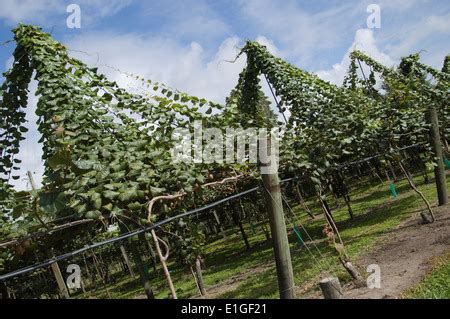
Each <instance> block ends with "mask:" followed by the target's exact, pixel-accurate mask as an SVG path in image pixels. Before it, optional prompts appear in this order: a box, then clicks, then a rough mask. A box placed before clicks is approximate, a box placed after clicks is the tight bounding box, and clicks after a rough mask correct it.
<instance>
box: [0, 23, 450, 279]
mask: <svg viewBox="0 0 450 319" xmlns="http://www.w3.org/2000/svg"><path fill="white" fill-rule="evenodd" d="M14 34H15V42H16V44H17V46H16V49H15V51H14V63H13V66H12V68H11V69H10V70H9V71H8V72H6V73H5V74H4V77H5V79H6V80H5V83H4V84H3V85H2V86H1V87H0V93H1V98H0V119H1V120H0V121H1V122H0V150H1V156H0V209H1V211H0V235H1V237H2V238H5V239H10V240H12V241H15V240H18V241H19V242H20V238H23V237H26V235H27V234H29V233H34V232H39V231H40V230H42V229H45V228H48V225H47V222H48V221H52V220H60V219H61V218H65V217H69V216H74V217H75V220H78V219H86V220H99V221H105V220H107V221H108V222H111V223H115V222H118V223H119V224H120V225H121V226H125V228H126V227H130V228H133V229H141V228H142V227H146V226H148V225H149V224H152V223H156V222H161V220H164V219H166V218H170V217H171V215H170V214H172V213H174V212H176V211H178V212H180V211H184V210H188V209H192V207H194V208H195V209H197V208H198V207H199V206H201V205H202V204H205V203H208V202H213V201H214V200H216V199H217V198H218V197H219V196H220V197H221V198H223V196H226V195H229V194H231V193H235V192H238V191H240V190H243V189H248V188H254V187H255V186H257V183H258V178H259V175H260V174H259V172H258V170H257V169H256V165H250V164H245V165H244V164H242V163H238V164H230V163H223V164H218V163H215V164H210V163H208V164H207V163H204V164H200V163H199V164H196V165H190V164H188V163H179V162H176V163H175V162H174V161H173V158H172V157H171V150H172V149H173V148H174V147H175V146H176V143H177V141H174V140H173V139H172V133H173V132H174V131H175V129H177V128H188V129H189V128H191V127H192V126H193V123H194V122H195V121H203V123H204V125H205V126H209V127H216V128H221V127H224V126H233V127H237V126H242V127H244V128H245V127H254V126H258V127H269V128H272V127H274V126H277V124H276V123H275V122H276V121H274V113H273V112H272V111H271V110H270V108H269V103H268V101H267V98H266V97H265V96H264V94H263V93H262V90H261V85H260V75H263V76H264V77H265V79H267V81H268V83H269V85H270V86H271V88H273V92H274V95H276V98H277V104H278V105H277V106H278V109H279V111H280V112H281V113H286V112H287V111H288V110H289V113H290V114H291V116H290V117H289V119H288V120H287V123H278V126H283V127H284V129H285V130H284V135H283V141H282V143H281V144H280V147H281V149H280V151H281V153H280V172H279V173H280V175H281V176H282V177H283V178H293V180H296V181H297V180H303V181H307V182H308V183H310V184H312V185H314V186H315V187H316V191H317V194H318V197H319V198H320V200H321V201H322V200H323V201H322V205H323V208H324V211H325V214H326V216H327V220H329V221H330V223H333V220H332V218H328V215H327V214H328V213H327V207H326V206H327V205H326V202H325V197H324V196H323V195H324V194H325V193H326V192H327V186H328V184H329V181H330V179H331V180H342V176H341V175H340V174H342V173H343V172H341V169H342V168H343V167H344V166H345V165H346V163H353V162H356V161H358V160H360V159H362V158H370V157H371V156H373V155H374V154H387V155H386V156H385V158H386V159H388V160H389V161H393V162H396V163H397V164H399V165H400V166H401V167H402V169H404V170H405V167H404V164H402V161H401V157H400V156H399V155H398V151H399V150H402V149H405V148H407V147H409V146H410V145H425V146H428V145H429V125H428V123H427V122H426V119H425V111H426V109H427V108H428V107H429V104H430V103H431V104H433V105H434V106H436V107H437V108H438V109H439V112H440V116H441V119H442V123H443V126H442V130H443V133H444V134H446V133H445V132H448V129H449V126H448V125H449V124H448V123H449V122H448V111H449V110H448V109H449V108H448V93H449V92H448V88H449V77H448V70H449V66H448V64H449V62H448V60H449V59H448V58H447V59H446V63H445V67H444V69H443V71H442V72H439V71H436V70H433V69H432V68H429V67H428V66H425V65H423V64H421V63H420V62H419V60H418V56H413V57H410V58H407V59H404V60H403V61H402V64H401V65H400V66H399V67H398V68H397V69H389V68H386V67H384V66H382V65H381V64H378V63H377V62H376V61H374V60H372V59H370V58H369V57H367V56H365V55H364V54H362V53H360V52H355V53H353V54H352V63H351V68H350V70H349V75H348V77H347V78H346V82H345V85H344V86H343V87H339V86H336V85H333V84H330V83H328V82H325V81H323V80H321V79H320V78H318V77H317V76H316V75H314V74H311V73H309V72H306V71H303V70H301V69H299V68H297V67H295V66H293V65H291V64H289V63H287V62H286V61H283V60H282V59H279V58H276V57H274V56H273V55H271V54H270V53H269V52H268V50H267V49H266V48H265V47H264V46H262V45H260V44H258V43H255V42H248V43H246V45H245V47H244V48H243V49H242V52H241V54H245V55H246V56H247V66H246V68H245V69H244V71H243V72H242V73H241V75H240V78H239V83H238V85H237V87H236V88H235V90H233V91H232V93H231V94H230V97H229V98H228V99H227V103H226V105H225V106H222V105H219V104H217V103H213V102H210V101H207V100H205V99H200V98H197V97H194V96H191V95H189V94H186V93H183V92H179V91H177V90H173V89H171V88H170V87H168V86H166V85H164V84H162V83H158V82H153V81H147V80H144V79H141V78H139V77H138V78H137V80H139V81H140V82H141V83H142V84H143V86H144V87H145V91H144V92H143V94H136V93H130V92H127V91H126V90H125V89H123V88H121V87H120V86H119V85H118V84H117V83H115V82H111V81H109V80H108V79H107V78H106V77H105V76H104V75H102V74H100V73H99V72H98V70H97V68H89V67H88V66H87V65H85V64H84V63H82V62H81V61H79V60H77V59H74V58H72V57H70V56H69V54H68V50H67V48H66V47H64V46H63V45H62V44H60V43H59V42H57V41H55V40H53V39H52V37H51V36H50V35H49V34H47V33H44V32H42V31H41V30H40V29H39V28H37V27H33V26H27V25H20V26H19V27H18V28H17V29H15V30H14ZM361 63H365V64H367V65H369V67H371V68H372V70H373V71H372V72H371V74H370V75H369V77H368V78H366V76H365V74H363V79H361V78H360V77H359V75H358V65H359V67H360V68H361ZM430 74H431V76H432V79H431V80H430V79H429V78H428V75H430ZM33 75H34V76H35V80H36V81H37V83H38V88H37V92H36V95H37V96H38V98H39V100H38V105H37V110H36V114H37V115H38V123H37V124H38V130H39V133H40V135H41V140H40V142H41V143H42V144H43V153H44V155H43V160H44V164H45V174H44V182H43V185H44V186H43V188H42V189H41V190H34V191H32V192H16V191H15V190H14V189H13V188H12V186H11V185H10V184H11V179H19V178H20V176H18V175H17V172H18V171H19V170H20V166H21V165H20V164H21V160H20V158H18V156H19V152H20V142H21V141H22V140H23V139H24V137H23V135H24V133H26V132H27V130H28V128H27V125H26V117H25V114H26V108H27V106H28V86H29V83H30V81H31V79H32V77H33ZM377 75H378V77H381V79H382V82H383V83H382V86H381V87H380V86H379V85H378V84H379V83H377V82H378V81H377ZM380 88H381V89H380ZM278 99H279V101H278ZM427 150H428V153H426V155H425V161H427V162H432V161H433V157H432V156H431V152H430V149H429V148H428V147H427ZM336 174H337V176H338V178H337V179H336V178H334V177H335V176H336ZM225 182H227V183H225ZM228 182H229V183H228ZM238 182H239V183H240V185H238ZM238 186H240V189H238V188H239V187H238ZM412 186H414V185H412ZM244 187H245V188H244ZM424 200H425V201H426V199H425V198H424ZM346 201H348V200H347V199H346ZM427 204H428V202H427ZM281 205H283V204H282V203H281ZM428 206H429V205H428ZM430 212H431V208H430ZM149 216H150V218H149V220H148V219H147V217H149ZM13 220H14V223H12V222H11V221H13ZM181 224H183V225H184V226H180V229H181V228H182V229H181V230H180V232H179V233H177V236H178V234H182V235H183V237H188V236H191V235H192V233H193V232H197V231H198V229H197V226H196V225H193V224H192V225H191V226H192V227H186V226H185V223H184V222H183V223H180V225H181ZM89 225H91V223H89ZM125 228H124V229H123V230H122V233H125V232H126V229H125ZM47 230H48V229H47ZM335 230H337V229H335ZM94 232H95V231H94ZM337 235H338V236H339V234H337ZM192 237H195V236H192ZM197 237H199V238H200V237H201V236H197ZM178 238H180V239H182V237H181V236H179V237H178ZM199 240H200V241H201V239H199ZM155 242H158V240H155ZM191 246H195V248H191V250H190V251H189V253H192V255H193V256H194V258H197V257H198V254H199V253H198V251H197V250H198V247H199V246H200V245H199V244H198V243H196V244H195V245H191ZM10 257H11V256H10V255H7V256H6V257H5V256H4V255H0V270H2V265H3V262H4V260H6V259H9V258H10Z"/></svg>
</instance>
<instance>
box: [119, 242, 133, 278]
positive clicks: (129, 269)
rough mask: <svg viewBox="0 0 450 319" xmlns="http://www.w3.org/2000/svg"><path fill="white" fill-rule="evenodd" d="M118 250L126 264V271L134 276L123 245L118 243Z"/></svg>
mask: <svg viewBox="0 0 450 319" xmlns="http://www.w3.org/2000/svg"><path fill="white" fill-rule="evenodd" d="M120 251H121V252H122V257H123V260H124V261H125V264H126V265H127V268H128V272H129V273H130V275H131V277H133V278H135V276H134V271H133V267H131V263H130V259H129V257H128V254H127V251H126V249H125V246H124V245H120Z"/></svg>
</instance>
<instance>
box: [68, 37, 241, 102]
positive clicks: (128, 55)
mask: <svg viewBox="0 0 450 319" xmlns="http://www.w3.org/2000/svg"><path fill="white" fill-rule="evenodd" d="M239 44H240V40H239V39H238V38H236V37H230V38H227V39H226V40H224V41H223V42H222V44H221V45H220V47H219V48H218V49H217V52H216V54H215V55H214V56H213V57H212V58H211V59H210V60H207V58H206V57H205V53H204V51H203V48H202V46H201V45H200V44H198V43H197V42H192V43H191V44H189V45H182V44H180V43H178V42H176V41H173V40H169V39H165V38H160V37H156V38H154V37H144V36H139V35H136V34H126V35H122V36H113V35H112V34H103V33H102V34H100V33H98V34H91V35H87V36H83V37H80V38H76V39H74V40H72V41H71V42H70V43H69V47H70V48H72V49H74V50H80V51H85V52H87V53H89V54H90V55H86V54H83V53H77V52H74V53H73V54H74V55H75V56H77V57H78V58H80V59H82V60H84V61H85V62H86V63H88V64H90V65H93V64H96V63H97V62H98V64H99V66H100V70H101V71H102V72H104V73H105V74H107V75H108V77H109V78H111V79H113V80H115V81H117V82H118V83H119V84H121V85H123V86H126V85H128V84H129V80H128V79H127V78H126V76H124V75H122V74H120V73H118V72H115V71H113V70H112V69H111V68H107V67H106V68H105V67H102V66H103V65H108V66H111V67H115V68H118V69H120V70H122V71H123V72H130V73H133V74H136V75H140V76H142V77H145V78H148V79H152V80H155V81H161V82H164V83H166V84H168V85H170V86H172V87H174V88H177V89H179V90H182V91H185V92H188V93H190V94H193V95H196V96H199V97H204V98H207V99H209V100H212V101H216V102H224V101H225V98H226V96H227V95H228V93H229V92H230V91H231V89H232V88H233V87H234V86H235V85H236V83H237V80H238V76H239V73H240V72H241V70H242V68H243V66H244V60H243V59H239V60H238V61H236V62H235V63H229V62H227V61H231V60H234V59H235V58H236V56H237V54H238V52H239V49H238V46H239ZM119 48H120V49H119ZM93 51H95V54H94V53H93ZM97 53H98V55H97ZM97 60H98V61H97Z"/></svg>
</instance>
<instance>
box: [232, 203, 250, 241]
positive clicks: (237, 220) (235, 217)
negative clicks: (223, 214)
mask: <svg viewBox="0 0 450 319" xmlns="http://www.w3.org/2000/svg"><path fill="white" fill-rule="evenodd" d="M230 208H231V211H232V216H233V222H234V224H235V225H236V226H238V227H239V231H240V232H241V236H242V239H243V241H244V243H245V247H246V249H247V250H250V248H251V246H250V243H249V242H248V237H247V234H246V233H245V229H244V226H243V225H242V222H241V220H240V218H239V213H238V212H237V211H236V208H235V207H234V206H233V205H232V204H230Z"/></svg>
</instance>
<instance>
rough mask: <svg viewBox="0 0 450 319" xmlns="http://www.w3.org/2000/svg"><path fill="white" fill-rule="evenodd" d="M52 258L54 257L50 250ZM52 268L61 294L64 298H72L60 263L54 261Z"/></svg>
mask: <svg viewBox="0 0 450 319" xmlns="http://www.w3.org/2000/svg"><path fill="white" fill-rule="evenodd" d="M48 254H49V256H50V258H54V257H55V256H54V255H53V253H52V252H50V251H48ZM51 268H52V271H53V275H54V276H55V279H56V283H57V284H58V289H59V292H60V294H61V297H62V298H64V299H70V295H69V290H68V289H67V286H66V283H65V282H64V278H63V276H62V274H61V269H60V268H59V264H58V263H57V262H54V263H52V264H51Z"/></svg>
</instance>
